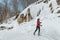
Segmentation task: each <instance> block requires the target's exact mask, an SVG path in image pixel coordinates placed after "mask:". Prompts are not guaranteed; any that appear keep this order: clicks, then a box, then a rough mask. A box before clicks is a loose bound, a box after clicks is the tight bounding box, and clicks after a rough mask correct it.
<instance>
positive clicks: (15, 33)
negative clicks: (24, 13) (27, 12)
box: [0, 19, 60, 40]
mask: <svg viewBox="0 0 60 40" xmlns="http://www.w3.org/2000/svg"><path fill="white" fill-rule="evenodd" d="M55 20H56V19H45V20H43V21H42V25H43V26H42V27H41V36H38V35H37V33H36V35H35V36H34V35H33V32H34V30H35V27H36V24H35V23H36V20H35V19H34V20H32V21H31V22H27V23H22V24H20V25H19V24H18V25H19V26H18V27H17V28H15V29H12V30H3V31H0V39H1V40H59V37H60V36H59V35H60V34H56V32H57V31H58V30H56V29H55V27H56V25H58V24H56V25H55ZM15 22H16V21H15ZM56 23H59V22H58V20H56ZM54 25H55V27H54ZM56 28H59V27H56ZM58 32H59V31H58Z"/></svg>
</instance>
